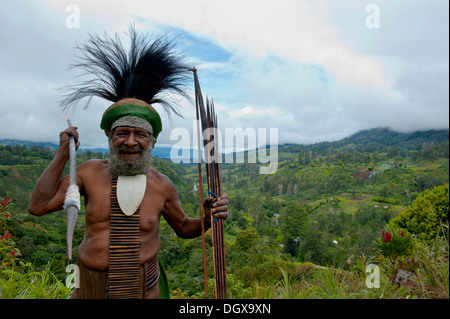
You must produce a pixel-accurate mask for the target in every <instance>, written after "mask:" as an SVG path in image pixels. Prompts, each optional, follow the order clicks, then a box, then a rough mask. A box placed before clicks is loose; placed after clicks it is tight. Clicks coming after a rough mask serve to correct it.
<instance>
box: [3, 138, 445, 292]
mask: <svg viewBox="0 0 450 319" xmlns="http://www.w3.org/2000/svg"><path fill="white" fill-rule="evenodd" d="M448 137H449V133H448V130H446V131H429V132H415V133H411V134H403V133H396V132H392V131H389V130H387V129H375V130H369V131H363V132H359V133H357V134H355V135H353V136H351V137H348V138H346V139H343V140H341V141H337V142H327V143H318V144H314V145H283V146H280V147H279V149H278V161H279V162H278V170H277V171H276V172H275V173H274V174H271V175H261V174H259V167H260V164H259V163H258V161H257V163H231V164H222V165H221V174H222V186H223V192H226V193H228V194H229V196H230V199H229V202H230V204H229V208H230V217H229V219H228V220H227V221H226V222H225V232H226V234H225V240H226V242H225V244H226V256H227V274H228V293H229V296H230V297H231V298H380V297H382V298H448V206H449V205H448V181H449V166H448V165H449V164H448V162H449V142H448V141H449V138H448ZM53 155H54V151H52V150H50V149H48V148H45V147H41V146H31V147H26V146H20V145H3V146H2V145H0V200H3V201H2V207H1V208H0V209H1V211H0V213H1V218H2V223H1V224H0V225H1V229H0V235H3V236H2V238H1V239H0V256H2V258H3V260H2V267H3V268H2V269H3V270H2V275H1V278H0V280H1V281H0V282H1V285H2V293H3V296H4V297H7V296H9V297H11V296H15V295H14V294H15V293H18V292H17V291H20V287H17V285H16V286H10V294H9V295H8V293H5V288H3V287H5V286H8V285H12V284H11V277H8V276H12V275H11V273H10V269H11V268H10V267H11V265H14V264H15V265H16V266H15V268H14V271H16V272H17V273H22V275H23V276H24V278H25V277H26V276H28V275H27V274H29V273H30V271H29V269H33V270H39V271H41V272H49V273H51V274H52V276H53V275H54V278H53V277H52V278H53V279H48V281H49V283H48V285H56V286H57V287H58V288H57V289H59V290H58V291H59V292H58V293H59V294H58V293H56V294H55V295H52V297H60V298H64V297H67V296H68V295H69V294H70V291H69V289H67V288H65V287H64V285H63V284H60V285H58V284H55V282H58V280H60V281H62V282H64V280H65V277H66V275H67V274H66V273H65V271H64V269H65V266H66V265H67V264H68V260H67V258H66V255H65V254H66V246H65V245H66V244H65V229H66V224H65V219H64V218H65V216H64V212H58V213H54V214H51V215H48V216H43V217H35V216H32V215H30V214H28V212H27V211H26V208H27V206H28V201H29V196H30V193H31V190H32V188H33V187H34V184H35V182H36V180H37V178H38V177H39V175H40V174H41V173H42V171H43V170H44V169H45V167H46V166H47V165H48V163H49V162H50V160H51V159H52V157H53ZM244 155H245V156H247V155H248V154H244ZM101 156H104V155H103V154H102V153H101V152H99V153H93V152H83V153H81V152H79V153H78V154H77V161H78V163H81V162H83V161H85V160H87V159H89V158H98V157H101ZM153 163H154V166H155V168H156V169H157V170H159V171H161V172H162V173H164V174H166V175H167V176H168V177H169V178H170V179H171V180H172V181H174V183H175V185H176V186H177V189H178V191H179V196H180V198H181V202H182V205H183V208H184V210H185V211H186V213H187V214H188V215H190V216H195V217H198V216H199V203H198V198H199V193H198V190H197V187H198V185H197V183H198V176H197V165H196V164H174V163H172V162H170V161H169V160H162V159H154V162H153ZM9 198H11V200H9V201H8V199H9ZM424 205H425V206H426V207H428V208H427V209H428V210H425V211H426V212H425V213H423V211H424V208H423V207H425V206H424ZM418 212H422V213H418ZM416 213H417V214H416ZM83 214H84V211H83V209H82V211H81V213H80V216H79V220H78V224H77V228H76V232H75V240H74V242H75V243H74V245H75V246H76V245H78V244H79V243H80V242H81V239H82V237H83ZM433 214H434V215H433ZM6 215H8V216H6ZM411 216H414V217H411ZM427 218H428V220H427ZM420 223H428V225H429V227H428V228H427V227H425V228H424V227H422V228H421V227H416V226H417V225H416V224H420ZM6 231H8V232H7V233H6ZM386 233H389V234H391V236H392V239H391V238H389V240H387V239H388V236H384V235H385V234H386ZM5 234H6V235H7V236H5ZM399 234H401V235H399ZM426 234H432V236H426ZM444 234H445V236H447V237H444ZM160 235H161V238H162V249H161V252H160V255H159V256H160V257H161V259H162V260H163V262H164V264H165V266H166V268H167V269H166V270H167V272H168V276H169V280H170V284H171V289H172V297H173V298H188V297H190V298H203V297H204V290H203V289H204V288H203V287H204V284H203V268H202V258H201V239H200V238H197V239H193V240H184V239H180V238H178V237H177V236H176V235H175V234H174V232H173V231H172V230H171V228H170V227H169V226H168V225H167V224H166V223H165V222H164V221H163V222H162V225H161V234H160ZM208 235H209V234H208ZM382 235H383V236H382ZM6 237H8V238H7V239H6ZM208 238H210V237H208ZM398 243H400V244H398ZM386 245H388V246H386ZM395 245H397V246H395ZM385 246H386V247H387V248H386V247H385ZM207 247H208V251H207V254H208V260H210V265H209V266H208V267H209V269H208V274H209V277H210V278H212V275H213V270H212V265H211V261H212V257H211V243H210V240H209V241H208V243H207ZM396 247H407V248H404V250H401V251H400V250H396ZM391 248H392V249H393V250H392V249H391ZM389 249H391V250H389ZM427 254H429V256H428V255H427ZM75 258H76V254H75ZM424 260H428V261H427V262H428V266H427V267H428V268H427V269H428V270H427V271H428V273H424V270H423V269H425V266H424ZM371 264H376V265H378V266H379V267H380V268H381V271H380V274H381V277H380V280H381V283H380V285H381V288H372V287H369V286H370V285H369V286H368V285H367V284H366V276H367V273H366V270H367V267H368V265H371ZM430 265H431V266H430ZM434 266H435V268H436V269H434V268H433V267H434ZM442 266H446V270H445V268H440V267H442ZM401 271H404V272H406V273H407V274H408V276H407V278H408V280H405V281H404V282H402V281H399V279H398V277H399V275H398V274H399V273H402V272H401ZM445 271H446V272H445ZM26 278H28V277H26ZM26 282H27V280H25V279H24V282H23V284H26ZM210 285H212V281H211V282H210ZM52 287H53V286H52ZM383 287H384V288H383ZM371 288H372V289H371ZM55 289H56V288H55ZM29 290H31V289H29ZM38 290H39V289H38ZM211 291H212V289H211V288H210V292H211ZM445 291H446V293H445ZM37 294H38V293H36V295H37ZM36 295H34V296H36ZM24 297H26V296H24ZM28 297H30V296H28ZM31 297H32V296H31Z"/></svg>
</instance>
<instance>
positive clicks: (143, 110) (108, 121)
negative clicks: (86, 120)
mask: <svg viewBox="0 0 450 319" xmlns="http://www.w3.org/2000/svg"><path fill="white" fill-rule="evenodd" d="M124 116H136V117H139V118H141V119H143V120H146V121H147V122H149V123H150V124H151V126H152V128H153V136H154V137H155V139H156V138H157V137H158V134H159V133H160V132H161V131H162V123H161V118H160V117H159V114H158V113H156V111H154V110H152V109H151V108H149V107H147V106H141V105H133V104H125V105H118V106H116V107H113V108H111V109H109V110H108V111H107V112H105V114H103V117H102V122H101V123H100V128H101V129H102V130H109V129H111V126H112V124H113V123H114V122H115V121H116V120H117V119H118V118H121V117H124Z"/></svg>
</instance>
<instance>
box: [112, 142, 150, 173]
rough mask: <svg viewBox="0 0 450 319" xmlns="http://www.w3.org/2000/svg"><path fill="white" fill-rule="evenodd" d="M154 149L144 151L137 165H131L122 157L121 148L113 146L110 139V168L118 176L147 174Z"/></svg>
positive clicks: (148, 148)
mask: <svg viewBox="0 0 450 319" xmlns="http://www.w3.org/2000/svg"><path fill="white" fill-rule="evenodd" d="M151 154H152V148H151V147H147V148H146V149H142V153H141V156H140V157H139V159H138V160H137V161H136V163H134V164H132V165H130V164H128V163H127V162H125V160H124V159H123V157H122V156H121V155H120V147H115V146H114V145H113V142H112V139H111V138H110V139H109V168H110V170H111V172H113V173H114V174H115V175H117V176H133V175H140V174H145V173H147V172H148V171H149V170H150V165H151V160H152V155H151Z"/></svg>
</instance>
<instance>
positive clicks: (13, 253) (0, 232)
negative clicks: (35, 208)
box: [0, 198, 20, 269]
mask: <svg viewBox="0 0 450 319" xmlns="http://www.w3.org/2000/svg"><path fill="white" fill-rule="evenodd" d="M10 204H11V198H8V199H3V200H2V201H1V202H0V262H1V264H0V269H1V268H6V267H7V266H9V265H10V264H11V263H12V262H13V260H14V259H15V258H16V257H17V256H18V255H20V251H19V249H18V248H16V247H15V242H14V241H13V240H12V239H11V237H12V234H11V233H10V232H9V230H8V229H7V227H8V221H9V219H10V218H11V214H10V213H8V206H9V205H10Z"/></svg>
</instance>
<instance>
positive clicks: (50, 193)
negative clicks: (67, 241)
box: [28, 148, 69, 215]
mask: <svg viewBox="0 0 450 319" xmlns="http://www.w3.org/2000/svg"><path fill="white" fill-rule="evenodd" d="M68 159H69V154H68V152H66V151H65V150H64V149H62V148H58V150H57V152H56V155H55V157H54V158H53V160H52V162H51V163H50V165H49V166H48V167H47V168H46V169H45V171H44V172H43V173H42V175H41V176H40V177H39V179H38V181H37V183H36V185H35V187H34V189H33V193H32V194H31V200H30V205H29V206H28V211H29V212H30V213H31V214H33V215H44V214H46V213H48V212H50V211H47V209H49V208H50V207H47V205H48V204H49V202H50V201H51V200H52V199H54V198H55V195H56V194H57V192H58V189H59V187H60V182H61V175H62V172H63V170H64V167H65V165H66V163H67V161H68Z"/></svg>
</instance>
